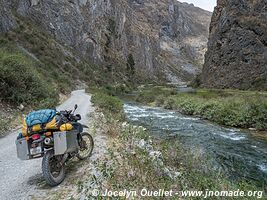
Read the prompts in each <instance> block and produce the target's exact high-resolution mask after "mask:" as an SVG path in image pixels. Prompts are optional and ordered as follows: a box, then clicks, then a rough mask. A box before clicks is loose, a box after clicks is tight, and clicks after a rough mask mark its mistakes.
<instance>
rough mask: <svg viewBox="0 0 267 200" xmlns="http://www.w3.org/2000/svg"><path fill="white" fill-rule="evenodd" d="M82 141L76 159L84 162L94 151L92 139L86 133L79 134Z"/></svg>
mask: <svg viewBox="0 0 267 200" xmlns="http://www.w3.org/2000/svg"><path fill="white" fill-rule="evenodd" d="M81 137H82V140H81V141H80V150H79V152H78V154H77V158H78V159H80V160H85V159H87V158H89V157H90V156H91V155H92V152H93V149H94V140H93V137H92V136H91V135H90V134H89V133H86V132H83V133H81Z"/></svg>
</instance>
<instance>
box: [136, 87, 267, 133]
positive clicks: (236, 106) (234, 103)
mask: <svg viewBox="0 0 267 200" xmlns="http://www.w3.org/2000/svg"><path fill="white" fill-rule="evenodd" d="M136 100H137V101H139V102H142V103H149V104H153V105H156V106H161V107H164V108H167V109H173V110H178V111H180V112H182V113H184V114H187V115H196V116H199V117H202V118H204V119H208V120H210V121H213V122H216V123H219V124H222V125H226V126H233V127H242V128H257V129H258V130H266V129H267V93H265V92H253V91H238V90H207V89H199V90H197V91H196V92H193V93H180V94H179V93H177V91H176V89H175V88H171V87H149V88H143V89H140V90H139V91H138V95H137V98H136Z"/></svg>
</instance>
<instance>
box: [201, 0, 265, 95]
mask: <svg viewBox="0 0 267 200" xmlns="http://www.w3.org/2000/svg"><path fill="white" fill-rule="evenodd" d="M217 4H218V5H217V7H216V8H215V11H214V13H213V16H212V21H211V26H210V37H209V42H208V51H207V53H206V58H205V64H204V69H203V73H202V78H201V79H202V84H203V86H205V87H214V88H234V89H259V90H267V1H266V0H264V1H263V0H247V1H240V0H231V1H226V0H218V3H217Z"/></svg>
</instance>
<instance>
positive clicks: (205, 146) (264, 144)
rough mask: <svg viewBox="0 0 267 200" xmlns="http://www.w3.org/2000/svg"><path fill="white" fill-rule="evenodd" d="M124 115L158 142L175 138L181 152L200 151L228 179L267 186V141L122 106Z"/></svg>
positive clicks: (201, 122)
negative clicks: (178, 141)
mask: <svg viewBox="0 0 267 200" xmlns="http://www.w3.org/2000/svg"><path fill="white" fill-rule="evenodd" d="M124 111H125V113H126V115H127V117H128V119H129V120H130V121H131V122H132V123H134V124H135V125H142V126H144V127H145V128H147V129H148V130H149V131H150V132H151V134H153V135H154V136H156V137H160V138H162V139H164V138H167V137H170V136H172V137H173V136H175V137H174V138H177V139H179V140H180V141H181V143H182V144H183V145H184V146H185V148H190V149H191V150H192V149H195V150H196V151H197V149H201V150H203V151H204V153H205V154H207V155H208V156H209V157H211V159H212V160H213V161H214V162H215V163H217V164H218V166H219V167H220V168H222V169H224V170H225V171H227V172H228V173H229V175H230V177H232V178H241V179H244V178H245V179H248V180H255V181H257V182H261V183H264V184H265V185H266V183H267V141H266V140H264V139H260V138H257V137H254V136H252V135H251V134H249V133H246V132H245V131H243V130H239V129H234V128H233V129H230V128H225V127H222V126H219V125H216V124H212V123H210V122H208V121H205V120H201V119H199V118H194V117H188V116H186V115H182V114H180V113H177V112H173V111H169V110H165V109H162V108H154V107H148V106H142V105H139V104H136V103H132V102H131V103H125V104H124Z"/></svg>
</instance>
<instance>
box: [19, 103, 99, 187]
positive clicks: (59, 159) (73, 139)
mask: <svg viewBox="0 0 267 200" xmlns="http://www.w3.org/2000/svg"><path fill="white" fill-rule="evenodd" d="M77 107H78V106H77V105H75V107H74V111H72V110H69V111H67V110H65V111H60V112H59V113H58V115H59V116H60V119H61V120H62V121H61V123H62V124H71V126H72V127H73V128H72V130H69V131H60V130H54V131H49V132H46V131H43V132H40V133H34V134H32V135H30V136H29V137H26V138H21V139H18V140H17V141H16V146H17V155H18V157H19V158H20V159H21V160H30V159H35V158H40V157H43V159H42V172H43V177H44V179H45V181H46V182H47V183H48V185H50V186H56V185H59V184H60V183H61V182H62V181H63V180H64V179H65V177H66V162H67V161H69V160H70V159H71V158H73V157H77V158H78V159H80V160H84V159H87V158H88V157H90V156H91V155H92V151H93V148H94V141H93V138H92V136H91V135H90V134H89V133H87V132H84V131H83V129H84V128H88V127H87V126H85V125H82V124H81V123H79V122H78V121H80V120H81V116H80V115H79V114H76V115H74V112H75V111H76V109H77Z"/></svg>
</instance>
